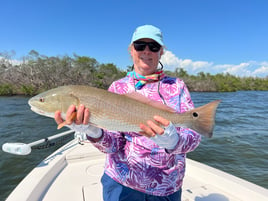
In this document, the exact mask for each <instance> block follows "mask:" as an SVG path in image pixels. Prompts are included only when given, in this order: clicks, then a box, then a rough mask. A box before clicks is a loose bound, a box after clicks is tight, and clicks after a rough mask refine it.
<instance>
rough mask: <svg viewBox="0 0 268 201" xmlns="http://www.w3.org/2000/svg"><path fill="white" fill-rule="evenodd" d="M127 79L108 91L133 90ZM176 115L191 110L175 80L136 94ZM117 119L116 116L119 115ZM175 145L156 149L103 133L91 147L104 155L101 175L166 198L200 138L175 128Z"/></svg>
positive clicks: (136, 138) (132, 137)
mask: <svg viewBox="0 0 268 201" xmlns="http://www.w3.org/2000/svg"><path fill="white" fill-rule="evenodd" d="M134 86H135V83H134V80H133V78H132V77H131V76H126V77H124V78H122V79H120V80H118V81H115V82H113V83H112V85H111V86H110V88H109V91H111V92H114V93H118V94H125V93H130V92H133V91H134V90H135V88H134ZM158 87H159V91H160V93H161V95H162V97H163V98H164V100H165V102H166V104H167V105H168V106H170V107H172V108H174V109H175V110H176V111H177V112H178V113H181V112H185V111H187V110H190V109H192V108H193V107H194V105H193V102H192V100H191V97H190V94H189V91H188V89H187V87H186V85H185V84H184V82H183V81H182V80H180V79H178V78H171V77H167V76H165V77H164V78H163V79H162V80H161V81H160V83H159V82H153V83H147V84H146V85H145V86H144V87H142V89H140V90H137V92H138V93H141V94H142V95H144V96H146V97H148V98H150V99H153V100H156V101H160V102H163V101H162V99H161V97H160V96H159V94H158ZM119 115H120V114H119ZM177 131H178V135H179V142H178V144H177V146H176V147H175V149H174V150H169V151H167V150H165V149H163V148H160V147H159V146H158V145H157V144H155V143H154V142H153V141H152V140H150V139H149V138H147V137H144V136H141V135H139V134H138V133H133V132H128V133H121V132H111V131H104V136H103V138H102V139H101V140H100V141H99V142H97V143H94V146H95V147H97V148H98V149H99V150H100V151H102V152H104V153H107V154H106V163H105V173H106V174H107V175H109V176H110V177H111V178H113V179H114V180H115V181H117V182H119V183H121V184H122V185H124V186H127V187H130V188H132V189H135V190H138V191H141V192H144V193H147V194H151V195H156V196H167V195H170V194H172V193H174V192H176V191H178V190H179V189H180V188H181V186H182V181H183V177H184V173H185V157H186V153H187V152H190V151H193V150H194V149H195V148H196V147H197V146H198V145H199V143H200V140H201V136H200V135H199V134H198V133H196V132H195V131H193V130H190V129H186V128H177Z"/></svg>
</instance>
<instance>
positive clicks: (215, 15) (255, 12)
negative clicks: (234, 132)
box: [0, 0, 268, 77]
mask: <svg viewBox="0 0 268 201" xmlns="http://www.w3.org/2000/svg"><path fill="white" fill-rule="evenodd" d="M0 20H1V26H0V52H5V51H7V52H10V51H12V50H13V51H15V52H16V55H15V56H14V57H13V59H14V60H15V59H16V60H19V59H21V58H22V57H23V56H26V55H27V54H28V53H29V52H30V51H31V50H32V49H34V50H36V51H37V52H39V53H40V54H41V55H46V56H64V55H68V56H72V55H73V53H76V54H78V55H79V56H89V57H93V58H95V59H96V60H97V61H98V62H100V63H114V64H115V65H116V66H118V67H119V68H121V69H125V68H126V67H127V66H129V65H132V61H131V58H130V55H129V53H128V45H129V42H130V39H131V36H132V33H133V31H134V30H135V28H136V27H137V26H140V25H144V24H152V25H155V26H157V27H159V28H160V29H161V30H162V32H163V35H164V42H165V45H166V52H165V55H164V56H163V57H162V62H163V64H164V66H165V69H168V70H174V69H175V68H176V67H182V68H184V69H185V70H187V72H188V73H189V74H196V73H198V72H200V71H203V72H206V73H211V74H215V73H226V72H229V73H231V74H234V75H238V76H259V77H266V76H268V1H266V0H172V1H168V0H167V1H158V0H147V1H146V0H135V1H134V0H132V1H128V0H109V1H108V0H98V1H86V0H84V1H82V0H75V1H70V0H46V1H40V0H23V1H21V0H8V1H2V2H1V12H0Z"/></svg>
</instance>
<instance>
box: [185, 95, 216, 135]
mask: <svg viewBox="0 0 268 201" xmlns="http://www.w3.org/2000/svg"><path fill="white" fill-rule="evenodd" d="M220 102H221V100H215V101H213V102H210V103H208V104H206V105H203V106H201V107H198V108H195V109H193V110H190V111H188V112H186V113H190V115H191V117H192V119H193V120H194V121H193V123H192V125H191V126H189V128H191V129H193V130H195V131H196V132H198V133H199V134H201V135H203V136H205V137H209V138H211V137H212V135H213V129H214V125H215V116H216V109H217V107H218V105H219V103H220Z"/></svg>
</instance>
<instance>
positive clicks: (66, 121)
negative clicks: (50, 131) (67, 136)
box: [57, 112, 77, 129]
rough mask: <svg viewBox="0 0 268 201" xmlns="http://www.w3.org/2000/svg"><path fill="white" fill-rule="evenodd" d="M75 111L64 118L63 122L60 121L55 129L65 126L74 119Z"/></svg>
mask: <svg viewBox="0 0 268 201" xmlns="http://www.w3.org/2000/svg"><path fill="white" fill-rule="evenodd" d="M76 114H77V113H76V112H73V113H72V114H71V116H70V118H68V119H66V120H65V121H64V122H62V123H60V124H59V125H58V127H57V129H61V128H62V127H63V126H66V125H68V124H71V123H72V122H73V121H74V120H75V119H76Z"/></svg>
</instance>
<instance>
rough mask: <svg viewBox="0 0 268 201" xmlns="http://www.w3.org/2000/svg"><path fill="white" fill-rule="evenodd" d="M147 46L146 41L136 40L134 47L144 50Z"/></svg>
mask: <svg viewBox="0 0 268 201" xmlns="http://www.w3.org/2000/svg"><path fill="white" fill-rule="evenodd" d="M145 47H146V43H144V42H134V48H135V50H137V51H143V50H145Z"/></svg>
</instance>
